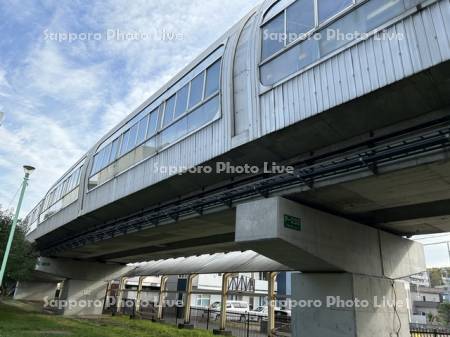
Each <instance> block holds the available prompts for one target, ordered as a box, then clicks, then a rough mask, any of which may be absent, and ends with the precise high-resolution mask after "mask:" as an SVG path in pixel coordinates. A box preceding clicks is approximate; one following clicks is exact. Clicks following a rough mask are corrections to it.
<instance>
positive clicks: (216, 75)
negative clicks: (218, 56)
mask: <svg viewBox="0 0 450 337" xmlns="http://www.w3.org/2000/svg"><path fill="white" fill-rule="evenodd" d="M219 86H220V60H219V61H217V62H216V63H214V64H213V65H212V66H210V67H209V68H208V69H207V71H206V87H205V98H206V97H209V96H211V95H212V94H214V93H216V92H217V91H218V90H219Z"/></svg>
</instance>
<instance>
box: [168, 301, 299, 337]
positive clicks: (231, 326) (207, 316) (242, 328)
mask: <svg viewBox="0 0 450 337" xmlns="http://www.w3.org/2000/svg"><path fill="white" fill-rule="evenodd" d="M163 319H164V322H165V323H169V324H174V325H177V324H178V323H183V308H180V307H167V308H164V310H163ZM190 324H193V325H194V327H195V328H198V329H204V330H211V331H212V330H218V329H219V328H220V310H214V309H203V308H191V309H190ZM226 330H228V331H231V333H232V335H233V336H235V337H266V336H267V335H268V321H267V316H266V315H252V314H250V313H236V312H228V313H227V319H226ZM275 335H276V336H291V318H290V317H288V316H282V315H280V314H278V315H275Z"/></svg>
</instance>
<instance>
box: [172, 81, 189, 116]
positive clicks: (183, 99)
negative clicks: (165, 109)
mask: <svg viewBox="0 0 450 337" xmlns="http://www.w3.org/2000/svg"><path fill="white" fill-rule="evenodd" d="M188 94H189V84H186V85H185V86H184V87H183V88H181V89H180V90H178V92H177V104H176V107H175V118H177V117H178V116H181V115H182V114H183V113H184V112H185V111H186V109H187V100H188Z"/></svg>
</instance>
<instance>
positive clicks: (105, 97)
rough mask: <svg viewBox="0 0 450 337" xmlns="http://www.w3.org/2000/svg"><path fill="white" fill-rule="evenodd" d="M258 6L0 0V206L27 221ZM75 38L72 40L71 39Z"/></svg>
mask: <svg viewBox="0 0 450 337" xmlns="http://www.w3.org/2000/svg"><path fill="white" fill-rule="evenodd" d="M260 2H261V0H227V1H223V0H208V1H203V0H171V1H167V0H133V1H127V0H103V1H95V2H94V1H87V0H75V1H72V0H39V1H37V0H0V32H1V35H2V39H0V111H4V112H5V119H4V121H3V122H2V125H1V126H0V205H1V206H2V208H3V209H5V208H11V207H14V206H15V205H16V203H17V198H18V196H17V190H18V188H19V186H20V183H21V180H22V177H23V170H22V165H24V164H28V165H33V166H35V167H36V171H35V172H34V173H33V174H32V176H31V181H30V185H29V188H28V190H27V194H26V198H25V200H24V205H23V207H22V212H21V216H25V215H26V214H27V213H28V212H29V211H30V210H31V209H32V207H33V206H34V205H35V204H37V202H38V201H39V200H40V199H41V198H42V197H43V196H44V195H45V193H46V192H47V191H48V189H49V188H50V187H51V185H52V184H53V183H55V181H56V180H57V179H58V178H59V177H60V176H62V175H63V174H64V173H65V172H66V171H67V170H68V169H69V168H70V167H71V165H73V164H74V163H75V162H76V161H77V160H78V159H80V158H81V156H82V155H83V154H84V153H86V152H87V151H88V150H89V149H90V148H91V147H92V146H93V145H94V144H95V143H96V142H97V140H98V139H99V138H101V137H102V136H103V135H104V134H105V133H106V132H107V131H108V130H110V129H111V128H112V127H113V126H114V125H116V124H117V123H118V122H120V121H121V120H122V119H123V118H125V117H126V116H127V115H128V114H129V113H131V112H132V111H133V109H134V108H136V107H137V106H138V105H140V104H141V103H142V102H143V101H144V100H146V99H147V98H148V97H150V96H151V94H152V93H154V92H155V91H156V90H158V89H159V88H160V87H161V86H162V85H164V84H165V83H166V82H167V81H168V80H169V79H170V78H171V77H173V76H174V75H175V74H176V73H177V72H179V71H180V70H182V68H183V67H184V66H185V65H187V64H188V63H189V62H190V61H192V60H193V59H194V58H195V57H196V56H198V55H199V54H200V53H201V52H202V51H203V50H204V49H206V48H207V47H208V46H209V45H210V44H211V43H213V42H214V41H215V40H216V39H217V38H219V37H220V36H221V35H222V34H223V33H225V32H226V31H227V30H228V29H229V28H231V26H232V25H233V24H234V23H236V22H237V21H239V20H240V19H241V18H242V17H243V16H245V15H246V14H247V13H248V12H249V11H250V9H251V8H253V7H254V6H255V5H257V4H258V3H260ZM69 34H71V35H69Z"/></svg>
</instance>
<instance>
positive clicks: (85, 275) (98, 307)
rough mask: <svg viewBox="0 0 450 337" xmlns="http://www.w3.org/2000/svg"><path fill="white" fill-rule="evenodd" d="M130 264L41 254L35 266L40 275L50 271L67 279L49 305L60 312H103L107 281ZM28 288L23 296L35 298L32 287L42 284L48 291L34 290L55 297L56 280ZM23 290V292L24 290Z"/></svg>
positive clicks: (51, 274) (121, 272)
mask: <svg viewBox="0 0 450 337" xmlns="http://www.w3.org/2000/svg"><path fill="white" fill-rule="evenodd" d="M130 268H131V267H127V266H122V265H117V264H105V263H95V262H83V261H75V260H69V259H53V258H45V257H40V258H39V259H38V263H37V267H36V270H37V272H39V273H40V275H49V276H53V277H58V278H59V279H61V280H64V283H63V287H62V289H61V293H60V296H59V300H58V301H52V302H51V303H50V304H51V307H50V308H49V309H58V312H62V313H64V315H101V314H102V312H103V304H104V298H105V294H106V287H107V284H108V281H110V280H114V279H118V278H119V277H121V276H122V275H123V274H124V273H126V272H127V271H128V270H130ZM27 284H28V283H27ZM20 288H21V285H20V284H19V291H18V296H19V295H20V294H21V291H20ZM28 288H30V290H29V291H26V294H23V295H21V298H23V299H27V300H30V299H33V296H32V293H33V291H32V290H31V289H38V288H39V289H41V288H43V289H45V291H43V290H39V291H34V292H35V293H37V294H38V296H39V297H42V296H43V295H49V298H50V299H51V300H52V299H53V298H54V295H55V291H56V283H54V285H53V286H52V287H51V286H50V285H49V284H48V285H45V286H42V285H41V286H40V287H28ZM50 289H51V292H50ZM22 293H24V292H23V291H22ZM50 293H51V296H50Z"/></svg>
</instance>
